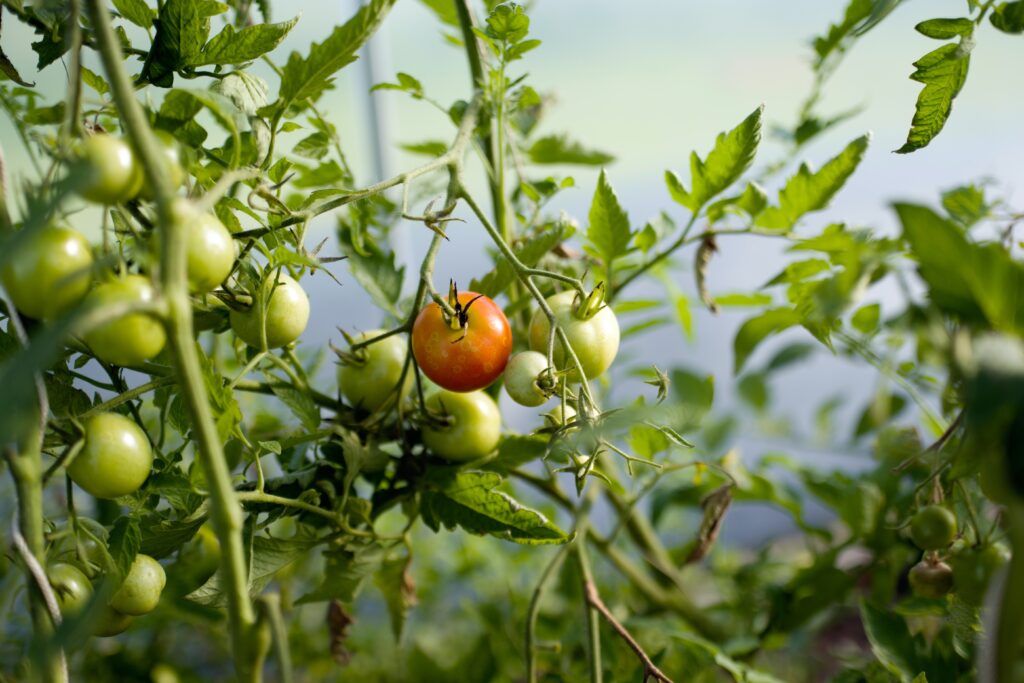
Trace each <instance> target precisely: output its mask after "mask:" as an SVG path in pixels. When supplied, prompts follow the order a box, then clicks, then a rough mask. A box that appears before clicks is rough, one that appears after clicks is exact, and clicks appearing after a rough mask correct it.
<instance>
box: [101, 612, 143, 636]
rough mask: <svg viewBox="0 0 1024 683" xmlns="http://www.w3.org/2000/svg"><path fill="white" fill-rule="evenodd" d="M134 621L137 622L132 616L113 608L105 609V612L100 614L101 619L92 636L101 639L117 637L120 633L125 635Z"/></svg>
mask: <svg viewBox="0 0 1024 683" xmlns="http://www.w3.org/2000/svg"><path fill="white" fill-rule="evenodd" d="M133 621H135V617H133V616H131V615H128V614H121V613H120V612H118V611H117V610H116V609H113V608H112V607H104V608H103V611H102V612H100V616H99V619H97V620H96V623H95V624H94V625H93V629H92V634H93V635H94V636H99V637H100V638H109V637H110V636H116V635H118V634H119V633H124V630H125V629H126V628H128V626H130V625H131V623H132V622H133Z"/></svg>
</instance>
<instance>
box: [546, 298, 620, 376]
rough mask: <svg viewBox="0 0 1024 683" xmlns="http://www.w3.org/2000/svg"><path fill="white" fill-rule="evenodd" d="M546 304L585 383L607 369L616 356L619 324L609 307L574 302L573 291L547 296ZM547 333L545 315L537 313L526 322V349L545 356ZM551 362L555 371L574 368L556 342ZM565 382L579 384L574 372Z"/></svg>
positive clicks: (576, 372)
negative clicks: (576, 361) (527, 339)
mask: <svg viewBox="0 0 1024 683" xmlns="http://www.w3.org/2000/svg"><path fill="white" fill-rule="evenodd" d="M592 296H594V295H592ZM547 303H548V306H549V307H550V308H551V311H552V312H553V313H554V314H555V320H556V321H557V323H558V326H559V327H561V328H562V330H563V331H564V332H565V336H566V338H567V339H568V340H569V344H570V346H572V349H573V351H574V352H575V353H576V357H577V358H578V359H579V361H580V365H581V366H582V367H583V374H584V375H586V377H587V379H592V378H594V377H598V376H600V375H601V374H602V373H604V371H605V370H607V369H608V368H609V367H611V364H612V361H614V360H615V356H616V354H617V353H618V352H619V321H618V319H617V318H616V317H615V313H614V312H613V311H612V309H611V307H609V306H608V305H606V304H603V303H600V302H599V301H598V302H596V304H594V305H591V304H590V302H587V301H584V302H578V301H577V293H576V291H575V290H569V291H566V292H560V293H558V294H555V295H554V296H550V297H548V299H547ZM588 309H595V310H588ZM550 331H551V323H550V322H549V321H548V317H547V315H545V313H544V311H543V310H541V309H537V311H536V312H535V313H534V314H533V318H532V319H531V320H530V333H529V335H530V338H529V340H530V348H531V349H532V350H534V351H538V352H540V353H547V349H548V336H549V333H550ZM554 361H555V367H556V368H558V369H559V370H565V369H567V368H572V367H574V366H573V364H572V359H571V357H570V356H569V354H567V353H566V351H565V346H564V345H563V344H562V342H561V340H559V339H556V340H555V353H554ZM567 378H568V380H569V381H570V382H580V381H582V378H581V377H580V376H579V372H578V371H576V370H575V369H574V370H573V372H571V373H570V374H568V375H567Z"/></svg>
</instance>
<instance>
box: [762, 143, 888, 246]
mask: <svg viewBox="0 0 1024 683" xmlns="http://www.w3.org/2000/svg"><path fill="white" fill-rule="evenodd" d="M870 140H871V136H870V135H863V136H861V137H859V138H857V139H856V140H854V141H853V142H851V143H850V144H848V145H847V146H846V148H845V149H844V150H843V151H842V152H840V153H839V154H837V155H836V156H835V157H833V158H832V159H830V160H829V161H828V163H826V164H825V165H824V166H822V167H821V170H820V171H817V172H813V171H811V169H810V167H808V166H807V164H802V165H801V166H800V169H799V170H798V171H797V172H796V174H795V175H794V176H793V177H791V178H790V179H789V180H788V181H786V186H785V187H784V188H782V191H781V192H779V205H778V206H769V207H768V208H766V209H765V210H764V211H762V212H761V214H760V215H759V216H757V218H756V221H755V222H756V224H757V225H760V226H761V227H763V228H767V229H769V230H782V231H789V230H790V229H792V228H793V226H794V225H796V223H797V221H799V220H800V218H801V217H802V216H803V215H804V214H806V213H810V212H811V211H819V210H821V209H824V208H825V207H826V206H827V205H828V203H829V201H831V199H832V197H834V196H835V194H836V193H837V192H839V190H840V189H841V188H842V187H843V185H844V184H845V183H846V180H847V179H848V178H849V177H850V175H851V174H852V173H853V172H854V171H855V170H856V169H857V166H858V165H859V164H860V162H861V160H862V159H863V158H864V152H865V151H866V150H867V148H868V143H869V142H870Z"/></svg>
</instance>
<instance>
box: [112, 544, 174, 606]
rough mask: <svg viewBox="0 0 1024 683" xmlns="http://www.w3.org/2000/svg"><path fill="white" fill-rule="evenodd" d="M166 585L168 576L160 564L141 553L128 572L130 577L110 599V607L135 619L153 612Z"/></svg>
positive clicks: (125, 579) (127, 577)
mask: <svg viewBox="0 0 1024 683" xmlns="http://www.w3.org/2000/svg"><path fill="white" fill-rule="evenodd" d="M166 583H167V574H165V573H164V568H163V567H162V566H161V565H160V563H159V562H157V561H156V560H154V559H153V558H152V557H150V556H149V555H143V554H142V553H139V554H138V555H136V556H135V561H134V562H132V566H131V569H129V570H128V576H126V577H124V583H122V584H121V587H120V588H119V589H118V591H117V592H116V593H114V596H113V597H112V598H110V606H111V607H112V608H113V609H115V610H117V611H118V612H120V613H121V614H128V615H131V616H133V617H137V616H140V615H142V614H146V613H147V612H152V611H153V610H154V609H156V606H157V604H159V602H160V593H162V592H163V590H164V585H166Z"/></svg>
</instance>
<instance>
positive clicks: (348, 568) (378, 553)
mask: <svg viewBox="0 0 1024 683" xmlns="http://www.w3.org/2000/svg"><path fill="white" fill-rule="evenodd" d="M324 557H325V558H326V559H327V566H326V567H325V568H324V580H323V582H322V583H321V584H320V585H319V586H318V587H317V588H316V589H315V590H313V591H312V592H310V593H307V594H306V595H304V596H302V597H301V598H299V600H298V604H300V605H304V604H306V603H310V602H321V601H324V600H340V601H341V602H344V603H349V604H351V603H352V601H353V600H354V599H355V597H356V595H358V594H359V591H360V590H361V589H362V587H363V583H364V582H365V581H366V579H367V578H369V576H370V575H371V574H372V573H374V572H375V571H377V569H378V568H379V567H380V565H381V560H382V559H383V551H382V550H381V548H379V547H376V546H370V547H365V548H363V547H357V548H355V549H349V548H341V549H339V550H331V551H327V552H325V553H324Z"/></svg>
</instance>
